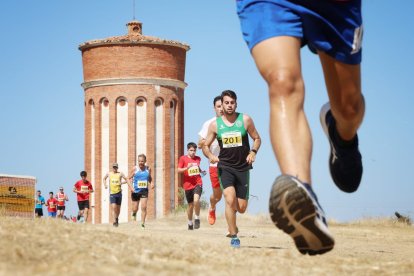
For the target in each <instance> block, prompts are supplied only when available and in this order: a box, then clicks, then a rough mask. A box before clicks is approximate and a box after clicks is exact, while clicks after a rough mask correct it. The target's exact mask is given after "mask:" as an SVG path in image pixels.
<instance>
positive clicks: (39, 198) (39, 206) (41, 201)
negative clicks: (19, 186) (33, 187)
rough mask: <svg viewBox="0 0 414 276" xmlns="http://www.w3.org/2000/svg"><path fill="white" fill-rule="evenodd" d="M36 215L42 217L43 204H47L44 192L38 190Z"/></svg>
mask: <svg viewBox="0 0 414 276" xmlns="http://www.w3.org/2000/svg"><path fill="white" fill-rule="evenodd" d="M35 202H36V205H35V216H36V217H37V218H41V217H42V216H43V205H44V204H45V198H44V197H43V196H42V192H41V191H40V190H38V191H37V192H36V197H35Z"/></svg>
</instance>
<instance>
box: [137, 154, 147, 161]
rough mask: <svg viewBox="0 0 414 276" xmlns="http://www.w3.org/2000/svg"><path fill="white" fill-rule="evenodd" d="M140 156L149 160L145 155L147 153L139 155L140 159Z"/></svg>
mask: <svg viewBox="0 0 414 276" xmlns="http://www.w3.org/2000/svg"><path fill="white" fill-rule="evenodd" d="M140 157H142V158H144V160H145V161H147V157H146V156H145V154H143V153H141V154H140V155H138V159H139V158H140Z"/></svg>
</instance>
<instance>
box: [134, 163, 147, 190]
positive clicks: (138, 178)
mask: <svg viewBox="0 0 414 276" xmlns="http://www.w3.org/2000/svg"><path fill="white" fill-rule="evenodd" d="M148 180H149V170H148V167H145V169H144V170H143V171H141V170H140V168H139V166H137V168H136V171H135V175H134V181H133V183H132V186H133V188H134V193H139V192H143V191H148V184H149V183H148Z"/></svg>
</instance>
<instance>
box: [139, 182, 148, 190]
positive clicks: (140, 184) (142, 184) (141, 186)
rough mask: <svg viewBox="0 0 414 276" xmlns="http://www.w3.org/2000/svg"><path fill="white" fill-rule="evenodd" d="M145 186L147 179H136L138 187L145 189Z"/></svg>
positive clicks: (146, 185)
mask: <svg viewBox="0 0 414 276" xmlns="http://www.w3.org/2000/svg"><path fill="white" fill-rule="evenodd" d="M147 187H148V181H144V180H141V181H138V188H140V189H146V188H147Z"/></svg>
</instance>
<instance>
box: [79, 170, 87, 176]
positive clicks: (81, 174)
mask: <svg viewBox="0 0 414 276" xmlns="http://www.w3.org/2000/svg"><path fill="white" fill-rule="evenodd" d="M87 175H88V174H87V173H86V172H85V171H81V172H80V176H81V177H82V176H87Z"/></svg>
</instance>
